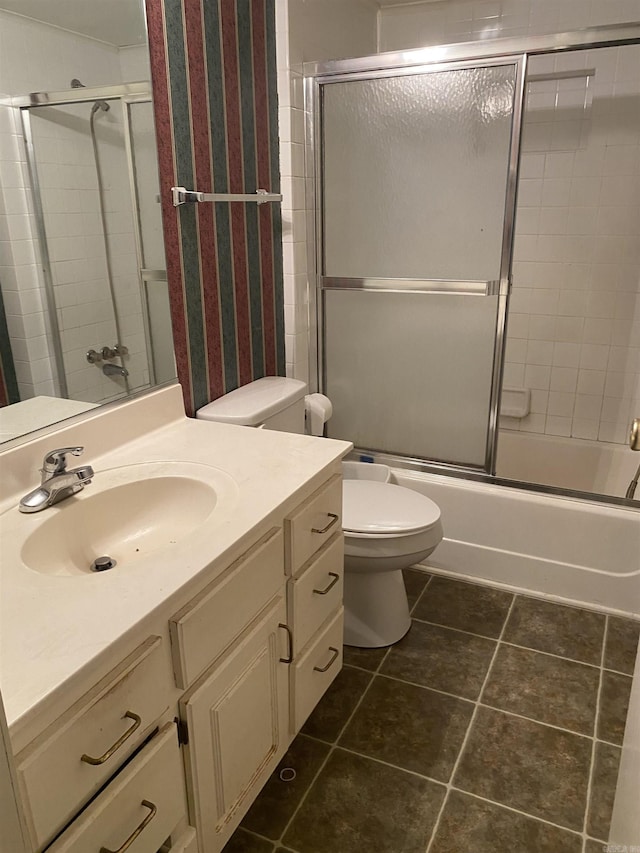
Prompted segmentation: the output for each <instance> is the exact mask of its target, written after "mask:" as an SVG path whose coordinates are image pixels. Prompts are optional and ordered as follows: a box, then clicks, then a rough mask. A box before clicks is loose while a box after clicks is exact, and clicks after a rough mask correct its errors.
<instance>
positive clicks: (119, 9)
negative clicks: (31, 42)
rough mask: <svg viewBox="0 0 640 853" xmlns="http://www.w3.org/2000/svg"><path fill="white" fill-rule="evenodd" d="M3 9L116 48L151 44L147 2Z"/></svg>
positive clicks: (48, 0) (66, 2) (1, 0)
mask: <svg viewBox="0 0 640 853" xmlns="http://www.w3.org/2000/svg"><path fill="white" fill-rule="evenodd" d="M0 9H5V10H6V11H8V12H17V13H18V14H19V15H23V16H24V17H25V18H34V19H35V20H36V21H43V22H44V23H45V24H54V25H55V26H57V27H62V29H65V30H71V31H72V32H74V33H81V34H82V35H85V36H90V37H91V38H95V39H99V40H100V41H105V42H108V43H109V44H113V45H116V47H124V46H125V45H131V44H145V43H146V41H147V30H146V25H145V19H144V11H143V0H0Z"/></svg>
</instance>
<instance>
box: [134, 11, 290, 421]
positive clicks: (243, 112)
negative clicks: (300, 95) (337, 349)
mask: <svg viewBox="0 0 640 853" xmlns="http://www.w3.org/2000/svg"><path fill="white" fill-rule="evenodd" d="M146 3H147V18H148V27H149V48H150V53H151V68H152V77H153V90H154V106H155V116H156V134H157V140H158V157H159V167H160V175H161V180H160V186H161V196H162V199H161V201H162V215H163V225H164V236H165V246H166V254H167V274H168V279H169V293H170V300H171V313H172V320H173V336H174V345H175V353H176V362H177V367H178V379H179V380H180V382H181V384H182V387H183V393H184V398H185V407H186V411H187V414H189V415H193V414H194V412H195V410H196V409H198V408H199V407H200V406H203V405H204V404H205V403H207V402H209V401H210V400H213V399H215V398H216V397H219V396H220V395H222V394H224V393H226V392H227V391H232V390H233V389H234V388H237V387H238V386H239V385H244V384H246V383H247V382H250V381H252V380H253V379H258V378H260V377H261V376H265V375H272V374H280V375H284V307H283V303H284V299H283V285H282V250H281V242H282V220H281V213H280V205H279V204H264V205H257V204H253V203H249V204H243V203H238V202H234V203H227V202H219V203H215V204H209V203H200V204H195V205H193V204H186V205H182V206H180V207H178V208H174V207H173V205H172V203H171V194H170V187H172V186H183V187H186V188H187V189H189V190H197V191H200V192H217V193H225V192H231V193H252V192H255V190H256V189H258V188H261V189H266V190H268V191H270V192H279V186H280V176H279V168H278V110H277V106H278V105H277V93H276V48H275V0H146Z"/></svg>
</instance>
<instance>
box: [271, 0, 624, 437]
mask: <svg viewBox="0 0 640 853" xmlns="http://www.w3.org/2000/svg"><path fill="white" fill-rule="evenodd" d="M283 5H284V4H283ZM321 5H324V7H325V12H326V17H325V18H324V25H323V24H322V23H321V22H322V20H323V19H322V18H320V17H317V18H316V17H314V14H315V13H319V7H320V6H321ZM372 6H373V4H371V3H368V2H366V0H358V2H353V3H351V4H349V7H347V6H346V5H344V6H342V7H341V8H342V11H343V14H344V15H345V16H346V20H340V21H338V20H336V17H335V9H333V7H332V4H331V2H325V3H324V4H322V3H321V2H320V0H317V2H316V3H311V4H308V3H303V2H302V0H300V2H295V0H289V17H288V19H287V18H284V19H283V20H282V21H281V29H282V33H283V37H282V38H281V39H280V42H279V69H280V78H279V91H280V98H281V122H280V125H281V133H283V130H284V135H283V137H282V138H283V139H284V140H287V138H288V137H287V134H288V133H289V132H290V128H291V133H293V134H296V136H295V139H294V140H293V143H292V144H291V145H290V146H287V145H286V142H283V154H282V161H283V174H289V172H288V171H286V170H287V169H288V168H291V169H293V172H292V174H293V175H294V176H296V175H300V176H302V174H303V173H302V171H301V170H300V171H295V170H296V168H298V169H300V165H299V164H300V163H301V158H302V151H301V150H296V144H298V145H299V143H301V142H302V141H303V135H302V130H303V128H302V124H303V119H304V113H303V111H302V109H301V107H303V99H302V80H301V78H300V74H299V72H300V64H299V63H301V62H302V61H306V60H315V59H324V58H327V59H328V58H338V57H340V56H343V57H344V56H358V55H366V54H372V53H375V52H376V51H375V49H374V46H373V45H372V43H371V39H370V38H369V37H368V33H369V29H368V26H362V23H363V20H365V19H366V20H367V21H369V20H371V18H372V16H373V17H375V16H376V12H375V10H372ZM330 7H331V8H330ZM347 10H348V12H347ZM332 11H333V13H334V14H333V17H332V15H331V12H332ZM296 16H297V17H296ZM363 16H364V17H363ZM638 19H640V2H639V0H593V2H589V0H580V2H575V0H535V2H533V0H497V2H483V0H475V2H473V0H472V2H469V0H464V2H463V0H447V2H437V3H433V2H425V3H406V4H403V5H397V6H389V7H386V8H384V9H381V10H380V11H379V12H378V13H377V25H378V33H377V47H378V50H380V51H388V50H400V49H407V48H413V47H420V46H424V45H429V44H439V43H448V42H454V41H470V40H477V39H481V38H495V37H505V36H522V35H535V34H540V33H545V32H552V31H562V30H566V29H578V28H582V27H586V26H589V25H591V24H610V23H616V22H621V21H631V20H638ZM296 21H297V22H296ZM347 21H351V22H355V21H359V22H360V26H359V28H358V30H357V35H356V34H355V33H354V30H352V29H351V30H350V28H349V27H348V26H347ZM305 22H306V23H307V30H305V28H304V23H305ZM287 26H288V30H287V29H286V28H287ZM305 33H307V34H306V35H305ZM317 34H319V35H317ZM349 34H350V36H349ZM365 34H367V37H365ZM285 36H286V38H285ZM332 40H333V41H332ZM336 45H337V46H338V50H337V51H336V50H335V49H334V48H335V46H336ZM286 51H288V56H289V61H288V66H289V67H288V69H287V68H286V64H287V62H286V59H285V57H286V55H287V53H286ZM632 51H635V53H634V54H633V56H632V55H631V52H632ZM636 57H640V49H638V48H623V49H620V50H607V51H600V52H599V54H598V55H597V62H596V53H595V52H594V53H592V54H587V53H575V54H572V55H570V56H569V55H567V56H560V57H557V59H555V61H554V60H553V59H552V60H551V61H550V68H547V67H546V65H549V63H548V61H547V60H543V59H538V60H536V62H537V63H538V66H539V67H538V68H537V69H534V70H538V71H545V70H553V67H555V68H557V69H558V70H563V69H566V68H576V67H578V68H585V67H587V66H593V65H594V64H596V65H597V66H598V67H597V73H596V76H595V77H594V78H590V79H589V81H588V85H585V84H586V79H585V78H576V79H574V80H567V81H563V82H562V83H560V84H557V83H553V84H535V85H534V86H533V87H532V89H531V92H530V99H529V108H530V109H529V113H528V116H529V121H528V127H527V133H526V134H525V144H524V152H525V153H524V157H523V168H522V179H523V180H522V187H521V193H520V205H519V217H518V224H517V235H518V239H517V242H516V254H515V264H514V295H513V300H512V306H511V318H510V324H509V337H508V351H507V365H506V374H505V384H507V385H512V386H516V387H529V388H531V391H532V395H531V398H532V403H531V413H530V414H529V415H528V416H527V417H526V418H524V419H521V420H520V419H504V420H503V426H504V427H508V428H511V429H519V430H529V431H533V432H545V431H546V432H548V433H550V434H555V435H574V436H576V437H581V438H595V439H600V440H603V441H617V442H622V441H624V440H625V436H626V431H627V429H628V421H629V417H630V414H631V412H634V411H635V413H636V414H637V411H636V410H637V409H638V407H639V405H640V404H639V402H638V394H639V390H638V375H639V373H640V339H639V335H640V332H639V326H638V321H639V320H640V304H639V303H640V299H639V298H638V291H639V289H640V282H639V280H640V258H639V257H638V252H639V249H638V247H639V245H640V240H639V239H638V237H639V235H640V226H639V224H638V223H639V220H640V217H639V214H638V201H637V200H638V198H640V186H639V182H640V172H639V169H640V155H639V154H638V151H639V149H638V144H639V143H640V129H639V128H638V126H637V124H636V123H635V122H634V117H635V118H637V117H638V116H639V115H640V104H639V102H638V100H637V97H638V95H640V83H639V82H638V81H640V66H639V65H638V61H639V60H638V59H637V58H636ZM545 63H546V65H545ZM287 70H288V74H285V71H287ZM287 83H289V88H287ZM283 97H284V98H289V100H288V101H287V102H286V104H283ZM534 125H535V126H534ZM287 149H289V151H290V152H291V153H290V154H289V153H288V151H287ZM288 157H290V158H291V161H292V163H291V164H289V162H288ZM296 163H297V164H298V166H297V167H296ZM296 190H297V191H298V192H297V194H296ZM303 190H304V184H303V182H302V181H301V180H296V178H295V177H294V178H293V179H292V197H293V198H294V199H295V205H296V207H295V210H296V211H297V212H296V213H294V214H292V228H293V232H292V235H291V237H290V238H289V239H290V246H289V247H288V248H285V265H286V266H285V272H286V273H287V274H288V275H287V276H286V277H285V288H286V290H285V299H286V305H287V313H286V320H287V327H286V331H287V343H288V350H287V369H288V370H289V372H290V373H292V374H293V375H296V376H300V377H301V378H304V379H306V378H307V375H308V373H307V371H308V362H307V355H306V341H305V337H306V334H304V333H306V332H307V328H308V327H307V323H306V318H307V311H306V306H307V301H308V296H307V288H306V285H307V282H306V278H305V271H306V255H305V247H304V245H299V243H301V240H302V236H300V237H299V236H298V234H300V235H302V230H303V227H304V224H303V223H304V219H303V216H302V209H303V204H304V201H303V199H302V198H301V197H300V196H301V194H302V192H303ZM306 221H307V223H310V222H311V217H310V216H307V217H306ZM285 233H286V232H285ZM287 252H289V255H288V257H287ZM311 334H315V331H314V330H311ZM312 381H313V379H312Z"/></svg>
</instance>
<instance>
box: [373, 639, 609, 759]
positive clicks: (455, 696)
mask: <svg viewBox="0 0 640 853" xmlns="http://www.w3.org/2000/svg"><path fill="white" fill-rule="evenodd" d="M498 645H500V643H496V646H498ZM492 665H493V659H492V660H491V662H490V663H489V667H488V669H487V674H488V673H489V670H490V669H491V667H492ZM374 674H375V675H378V676H380V677H381V678H388V679H390V680H391V681H398V682H400V683H401V684H408V685H410V686H411V687H420V688H422V689H423V690H430V691H431V692H432V693H439V694H441V695H442V696H449V697H450V698H451V699H458V700H459V701H460V702H468V703H469V704H471V705H480V707H482V708H489V709H490V710H491V711H498V712H499V713H501V714H506V715H507V716H509V717H517V718H518V719H520V720H528V721H529V722H532V723H538V725H540V726H547V727H548V728H550V729H556V730H557V731H560V732H565V733H566V734H570V735H576V736H577V737H584V738H587V739H588V740H592V739H593V735H590V734H585V732H578V731H576V730H575V729H567V728H565V727H564V726H557V725H555V724H554V723H548V722H546V721H544V720H540V719H538V718H537V717H528V716H527V715H526V714H518V713H516V712H515V711H509V710H507V709H506V708H500V707H499V706H497V705H490V704H489V703H488V702H483V701H482V699H481V696H482V692H483V690H484V686H485V684H484V682H483V685H482V687H481V688H480V692H479V693H478V696H477V698H476V699H470V698H469V697H468V696H460V694H458V693H450V692H449V691H447V690H440V689H439V688H437V687H432V686H431V685H430V684H420V683H419V682H418V681H408V680H407V679H406V678H399V677H398V676H396V675H389V674H388V673H386V672H376V673H374ZM599 740H602V738H599ZM603 742H604V741H603ZM606 742H607V743H608V741H606ZM611 745H612V746H615V745H616V744H611Z"/></svg>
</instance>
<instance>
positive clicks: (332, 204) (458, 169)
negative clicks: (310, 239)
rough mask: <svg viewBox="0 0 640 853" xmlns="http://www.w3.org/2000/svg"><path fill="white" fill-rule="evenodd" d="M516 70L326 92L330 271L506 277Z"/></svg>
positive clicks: (411, 78)
mask: <svg viewBox="0 0 640 853" xmlns="http://www.w3.org/2000/svg"><path fill="white" fill-rule="evenodd" d="M515 77H516V66H515V65H513V64H508V65H497V66H490V67H481V68H469V69H463V70H453V71H438V72H431V73H423V74H417V73H416V74H411V75H407V76H398V77H386V78H378V79H372V80H353V81H347V82H340V83H331V84H329V85H325V86H323V87H322V90H323V128H324V163H323V170H324V186H323V190H324V229H325V262H324V263H325V268H324V274H325V275H327V276H334V277H349V278H351V277H355V278H369V277H371V278H376V277H377V278H431V279H468V280H493V279H498V278H499V274H500V256H501V246H502V232H503V219H504V208H505V194H506V184H507V174H508V165H509V148H510V136H511V119H512V109H513V99H514V90H515Z"/></svg>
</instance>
